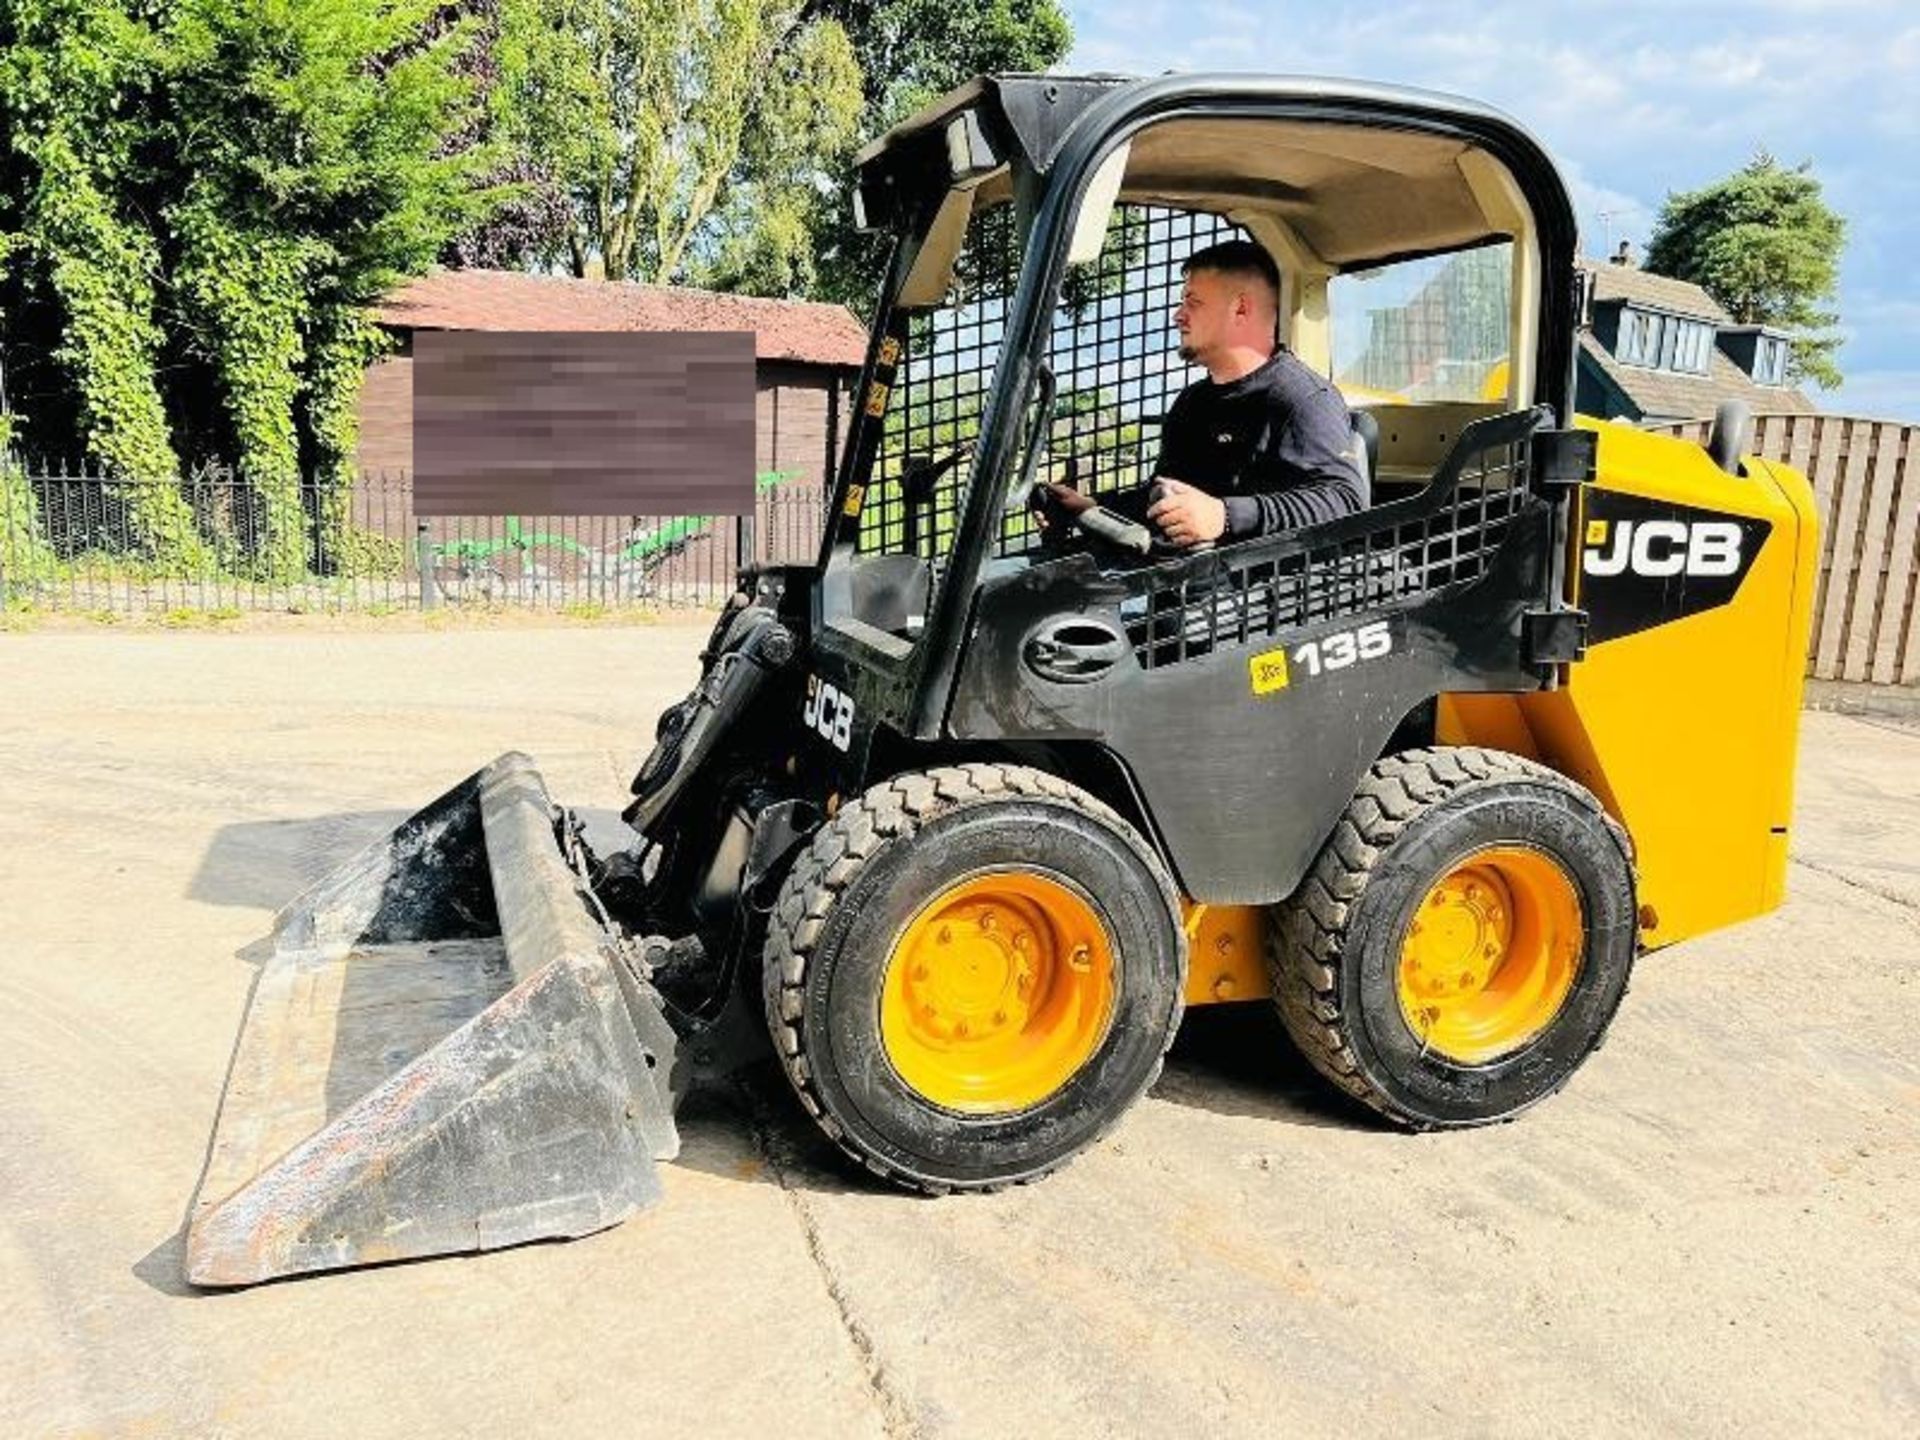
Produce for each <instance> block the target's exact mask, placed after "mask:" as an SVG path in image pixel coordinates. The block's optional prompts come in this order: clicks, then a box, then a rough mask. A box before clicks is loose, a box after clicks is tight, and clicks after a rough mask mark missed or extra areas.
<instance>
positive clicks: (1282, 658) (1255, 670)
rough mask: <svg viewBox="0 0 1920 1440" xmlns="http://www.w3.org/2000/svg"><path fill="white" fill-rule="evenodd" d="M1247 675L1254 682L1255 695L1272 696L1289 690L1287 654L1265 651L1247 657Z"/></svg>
mask: <svg viewBox="0 0 1920 1440" xmlns="http://www.w3.org/2000/svg"><path fill="white" fill-rule="evenodd" d="M1247 673H1248V674H1249V676H1250V677H1251V678H1252V680H1253V693H1254V694H1256V695H1271V694H1273V692H1274V691H1276V690H1284V689H1286V688H1287V678H1288V677H1287V652H1286V651H1285V650H1284V649H1283V650H1263V651H1262V652H1261V653H1260V654H1258V655H1251V656H1248V657H1247Z"/></svg>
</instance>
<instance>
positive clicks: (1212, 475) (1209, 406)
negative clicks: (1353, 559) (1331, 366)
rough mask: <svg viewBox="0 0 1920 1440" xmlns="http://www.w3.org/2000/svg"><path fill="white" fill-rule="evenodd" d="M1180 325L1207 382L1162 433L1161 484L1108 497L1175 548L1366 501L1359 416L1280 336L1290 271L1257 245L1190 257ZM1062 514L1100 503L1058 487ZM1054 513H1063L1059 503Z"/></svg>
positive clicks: (1270, 528)
mask: <svg viewBox="0 0 1920 1440" xmlns="http://www.w3.org/2000/svg"><path fill="white" fill-rule="evenodd" d="M1182 273H1183V274H1184V275H1185V277H1186V284H1185V287H1184V288H1183V290H1182V292H1181V296H1180V308H1179V309H1177V310H1175V311H1174V312H1173V323H1174V324H1175V325H1176V326H1178V327H1179V330H1180V358H1181V359H1183V360H1186V361H1188V362H1189V363H1197V364H1200V365H1203V366H1205V367H1206V371H1207V378H1206V379H1204V380H1196V381H1195V382H1194V383H1193V384H1191V385H1189V386H1188V387H1187V388H1186V389H1184V390H1182V391H1181V392H1180V394H1179V395H1178V397H1176V398H1175V400H1174V402H1173V407H1172V409H1170V410H1169V411H1168V412H1167V415H1166V418H1165V419H1164V421H1162V423H1161V429H1160V458H1159V461H1158V462H1157V463H1156V464H1155V466H1154V479H1153V480H1152V481H1151V482H1150V483H1149V484H1148V485H1147V486H1144V487H1142V488H1141V489H1140V490H1137V491H1134V492H1132V493H1126V494H1121V495H1119V496H1115V497H1102V500H1101V503H1103V504H1105V505H1106V506H1107V507H1108V508H1109V509H1113V510H1116V511H1118V512H1120V513H1121V514H1124V515H1126V516H1127V517H1128V518H1130V519H1139V518H1140V517H1141V515H1142V513H1143V512H1144V515H1145V518H1146V519H1147V520H1148V521H1149V522H1151V523H1152V524H1153V525H1155V526H1156V527H1158V529H1159V531H1160V533H1161V535H1162V536H1163V537H1164V538H1165V539H1166V540H1167V541H1168V542H1169V543H1171V544H1174V545H1178V546H1180V547H1182V548H1187V549H1190V548H1192V547H1194V546H1197V545H1205V544H1210V543H1212V542H1214V541H1232V540H1242V539H1246V538H1247V537H1249V536H1253V535H1271V534H1273V533H1275V532H1276V531H1280V530H1291V529H1294V528H1295V527H1297V526H1301V525H1311V524H1314V523H1316V522H1318V521H1321V520H1331V519H1334V518H1335V517H1336V516H1340V515H1351V514H1353V513H1354V512H1356V511H1358V510H1362V509H1365V508H1366V505H1367V481H1366V478H1365V476H1364V475H1363V474H1362V472H1361V468H1360V466H1359V464H1358V463H1356V460H1355V457H1354V453H1353V443H1354V441H1353V418H1352V415H1351V414H1350V412H1349V411H1348V410H1347V404H1346V401H1345V400H1343V399H1342V398H1341V396H1340V392H1339V391H1338V390H1336V389H1334V387H1333V385H1332V384H1331V382H1329V381H1328V380H1326V379H1325V378H1324V377H1323V376H1320V375H1316V374H1315V373H1314V372H1313V371H1312V370H1311V369H1309V368H1308V367H1307V366H1306V365H1304V364H1302V363H1301V362H1300V360H1298V359H1297V358H1295V356H1294V355H1293V353H1292V352H1291V351H1289V350H1288V349H1287V348H1286V347H1285V346H1283V345H1281V344H1279V343H1278V340H1277V338H1276V337H1277V334H1278V330H1279V313H1280V272H1279V270H1278V269H1277V268H1276V267H1275V265H1274V263H1273V260H1272V258H1271V257H1270V256H1269V255H1268V254H1267V252H1266V251H1265V250H1263V249H1261V248H1260V246H1258V245H1256V244H1254V243H1253V242H1252V241H1249V240H1229V241H1226V242H1224V243H1223V244H1219V245H1212V246H1209V247H1208V248H1206V249H1204V250H1200V251H1196V252H1195V253H1194V254H1193V255H1191V256H1189V257H1188V259H1187V262H1186V264H1185V265H1184V266H1183V267H1182ZM1048 488H1049V489H1050V490H1051V491H1052V492H1053V497H1052V498H1053V501H1054V502H1056V504H1057V508H1058V510H1060V511H1065V512H1066V513H1068V514H1071V513H1073V512H1075V511H1078V510H1082V509H1084V508H1085V507H1086V506H1087V505H1088V504H1090V503H1091V501H1090V500H1089V498H1088V497H1086V496H1083V495H1081V494H1079V493H1078V492H1077V491H1075V490H1073V489H1072V488H1071V487H1068V486H1065V485H1059V484H1055V485H1052V486H1050V487H1048ZM1048 508H1050V509H1051V508H1055V507H1054V506H1051V505H1050V506H1049V507H1048Z"/></svg>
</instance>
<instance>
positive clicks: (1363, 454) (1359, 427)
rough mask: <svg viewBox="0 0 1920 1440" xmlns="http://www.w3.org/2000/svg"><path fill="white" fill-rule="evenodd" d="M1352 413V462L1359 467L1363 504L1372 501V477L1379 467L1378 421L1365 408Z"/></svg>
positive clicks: (1369, 503) (1368, 503)
mask: <svg viewBox="0 0 1920 1440" xmlns="http://www.w3.org/2000/svg"><path fill="white" fill-rule="evenodd" d="M1352 413H1353V449H1352V453H1353V462H1354V464H1355V465H1357V466H1358V467H1359V469H1360V485H1361V488H1362V491H1363V492H1364V493H1363V494H1362V496H1361V503H1362V504H1363V505H1371V504H1372V503H1373V477H1374V476H1375V474H1376V473H1378V471H1379V469H1380V422H1379V421H1378V420H1376V419H1374V418H1373V415H1372V414H1371V413H1370V412H1368V411H1366V410H1355V411H1353V412H1352Z"/></svg>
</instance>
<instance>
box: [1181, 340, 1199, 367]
mask: <svg viewBox="0 0 1920 1440" xmlns="http://www.w3.org/2000/svg"><path fill="white" fill-rule="evenodd" d="M1180 358H1181V359H1182V360H1184V361H1186V362H1187V363H1188V364H1189V365H1191V364H1192V363H1193V362H1194V361H1195V360H1197V359H1199V358H1200V352H1199V351H1198V350H1196V349H1194V347H1193V342H1192V341H1190V340H1182V341H1181V342H1180Z"/></svg>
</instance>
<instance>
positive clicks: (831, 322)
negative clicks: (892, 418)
mask: <svg viewBox="0 0 1920 1440" xmlns="http://www.w3.org/2000/svg"><path fill="white" fill-rule="evenodd" d="M379 320H380V324H381V325H382V326H383V327H384V328H386V329H387V330H388V331H389V332H391V333H392V334H393V336H394V337H395V339H396V340H397V342H398V344H397V347H396V349H395V350H394V351H393V352H392V353H391V354H389V355H387V356H386V357H384V358H382V359H380V360H378V361H376V362H375V363H374V364H373V365H372V366H371V367H370V368H369V369H368V371H367V378H366V385H365V387H364V389H363V390H362V392H361V396H360V448H359V457H358V458H359V463H360V468H361V470H362V472H363V473H368V474H382V473H384V474H396V473H398V472H401V471H408V470H411V469H412V462H413V359H412V351H413V336H414V334H415V332H417V331H421V330H528V331H565V330H633V331H664V330H750V331H752V332H753V334H754V336H755V345H754V349H755V354H756V357H757V372H758V373H757V381H758V384H757V389H758V397H757V404H756V414H757V420H758V424H757V427H756V428H757V445H756V454H755V461H756V464H757V466H758V468H759V469H760V470H761V471H763V472H764V471H768V470H779V471H782V472H784V473H786V474H787V475H789V476H791V477H792V480H793V483H795V484H796V485H809V486H811V485H818V484H820V483H821V482H822V481H823V480H826V479H829V478H830V467H831V465H832V457H833V456H834V455H835V454H836V453H837V451H838V448H839V441H840V437H841V436H842V435H843V434H844V433H845V430H846V426H847V423H848V419H849V404H850V396H851V394H852V389H853V386H854V383H855V382H856V380H857V379H858V377H859V370H860V364H861V361H862V360H863V359H864V358H865V353H866V339H867V337H866V331H865V328H864V327H863V326H862V325H861V324H860V322H859V321H858V320H856V319H855V318H854V317H853V315H852V313H851V312H850V311H848V310H847V309H845V308H844V307H842V306H839V305H820V304H814V303H811V302H807V301H794V300H762V299H758V298H756V297H753V296H746V295H720V294H715V293H713V292H711V291H706V290H686V289H676V288H668V287H665V286H658V285H632V284H625V283H608V282H604V281H598V280H575V279H572V278H570V277H560V276H550V275H527V274H521V273H518V272H513V271H504V270H441V271H436V272H435V273H433V274H431V275H428V276H426V277H424V278H422V279H419V280H415V281H413V282H411V283H410V284H408V285H406V286H405V287H403V288H402V289H400V290H399V291H397V292H396V293H395V294H394V295H392V296H391V297H390V298H388V299H387V300H386V302H385V303H384V304H382V305H381V307H380V310H379Z"/></svg>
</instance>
